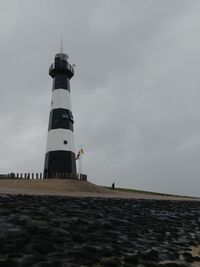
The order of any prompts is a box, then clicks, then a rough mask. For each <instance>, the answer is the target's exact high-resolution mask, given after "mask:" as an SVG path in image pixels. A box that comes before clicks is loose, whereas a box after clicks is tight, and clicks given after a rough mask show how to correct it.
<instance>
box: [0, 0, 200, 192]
mask: <svg viewBox="0 0 200 267" xmlns="http://www.w3.org/2000/svg"><path fill="white" fill-rule="evenodd" d="M61 35H62V36H63V40H64V51H65V52H66V53H67V54H68V55H69V62H70V63H74V64H75V65H76V68H75V76H74V77H73V78H72V80H71V94H72V111H73V114H74V119H75V124H74V129H75V147H76V151H77V150H78V149H79V148H80V146H81V145H83V148H84V150H85V154H84V158H83V168H84V172H85V173H87V174H88V179H89V180H90V181H91V182H94V183H97V184H101V185H111V183H112V182H113V181H115V182H116V186H118V187H128V188H137V189H143V190H152V191H160V192H167V193H178V194H183V195H196V196H200V67H199V66H200V1H199V0H196V1H195V0H193V1H190V0H187V1H184V0H165V1H164V0H152V1H151V0H145V1H143V0H138V1H137V0H121V1H118V0H103V1H102V0H101V1H97V0H96V1H94V0H79V1H78V0H71V1H67V0H34V1H33V0H32V1H28V0H21V1H19V0H13V1H11V0H5V1H4V0H1V1H0V36H1V38H0V40H1V41H0V60H1V61H0V62H1V64H0V90H1V97H0V121H1V127H0V138H1V139H0V140H1V142H0V144H1V147H0V173H8V172H12V171H14V172H40V171H43V165H44V157H45V150H46V141H47V129H48V119H49V111H50V101H51V88H52V78H51V77H50V76H48V69H49V66H50V64H51V63H52V62H53V60H54V55H55V54H56V53H57V52H59V49H60V36H61Z"/></svg>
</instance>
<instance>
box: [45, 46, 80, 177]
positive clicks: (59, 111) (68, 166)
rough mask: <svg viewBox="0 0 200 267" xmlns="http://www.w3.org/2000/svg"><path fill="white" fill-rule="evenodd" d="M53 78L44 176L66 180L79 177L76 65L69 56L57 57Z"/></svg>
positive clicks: (51, 68) (59, 54) (51, 70)
mask: <svg viewBox="0 0 200 267" xmlns="http://www.w3.org/2000/svg"><path fill="white" fill-rule="evenodd" d="M49 75H50V76H51V77H52V78H53V87H52V98H51V109H50V115H49V127H48V137H47V146H46V155H45V164H44V177H45V178H55V177H66V175H69V174H73V175H75V174H76V159H75V153H74V134H73V132H74V129H73V124H74V119H73V115H72V108H71V93H70V79H71V78H72V77H73V76H74V69H73V66H72V65H70V64H69V62H68V55H67V54H65V53H63V51H62V44H61V52H60V53H58V54H56V55H55V59H54V63H53V64H52V65H51V66H50V68H49Z"/></svg>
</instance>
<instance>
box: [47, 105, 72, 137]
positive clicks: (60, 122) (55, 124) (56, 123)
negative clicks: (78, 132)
mask: <svg viewBox="0 0 200 267" xmlns="http://www.w3.org/2000/svg"><path fill="white" fill-rule="evenodd" d="M73 123H74V120H73V116H72V113H71V111H70V110H69V109H62V108H59V109H53V110H51V112H50V117H49V129H48V131H50V130H51V129H68V130H71V131H72V132H73V130H74V129H73Z"/></svg>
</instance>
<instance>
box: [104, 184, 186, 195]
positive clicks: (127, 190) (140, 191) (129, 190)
mask: <svg viewBox="0 0 200 267" xmlns="http://www.w3.org/2000/svg"><path fill="white" fill-rule="evenodd" d="M105 188H108V189H110V187H107V186H105ZM115 190H116V191H119V192H125V193H137V194H147V195H157V196H173V197H190V196H179V195H172V194H165V193H158V192H151V191H143V190H136V189H129V188H115Z"/></svg>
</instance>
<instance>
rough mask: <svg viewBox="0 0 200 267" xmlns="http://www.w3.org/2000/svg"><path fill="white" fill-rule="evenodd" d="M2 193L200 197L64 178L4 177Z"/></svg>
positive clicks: (164, 197)
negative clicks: (119, 188)
mask: <svg viewBox="0 0 200 267" xmlns="http://www.w3.org/2000/svg"><path fill="white" fill-rule="evenodd" d="M0 194H28V195H58V196H74V197H106V198H107V197H109V198H110V197H111V198H137V199H161V200H197V201H199V200H200V198H192V197H176V196H160V195H151V194H143V193H124V192H117V191H113V190H109V189H106V188H103V187H101V186H98V185H95V184H93V183H90V182H88V181H79V180H64V179H44V180H32V179H30V180H25V179H2V180H0Z"/></svg>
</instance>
